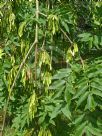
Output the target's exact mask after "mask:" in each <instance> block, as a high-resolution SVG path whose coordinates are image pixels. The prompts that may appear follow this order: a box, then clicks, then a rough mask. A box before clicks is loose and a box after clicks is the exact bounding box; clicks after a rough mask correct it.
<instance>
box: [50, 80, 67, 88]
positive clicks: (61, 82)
mask: <svg viewBox="0 0 102 136" xmlns="http://www.w3.org/2000/svg"><path fill="white" fill-rule="evenodd" d="M64 84H65V80H57V81H55V82H54V83H53V84H52V85H51V86H50V87H49V89H58V88H60V87H61V86H63V85H64Z"/></svg>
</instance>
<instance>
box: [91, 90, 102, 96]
mask: <svg viewBox="0 0 102 136" xmlns="http://www.w3.org/2000/svg"><path fill="white" fill-rule="evenodd" d="M92 93H93V94H94V95H97V96H100V97H102V92H101V91H99V90H92Z"/></svg>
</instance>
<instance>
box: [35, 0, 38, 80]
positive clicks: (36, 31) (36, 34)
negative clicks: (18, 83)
mask: <svg viewBox="0 0 102 136" xmlns="http://www.w3.org/2000/svg"><path fill="white" fill-rule="evenodd" d="M36 19H37V20H38V19H39V1H38V0H36ZM38 29H39V28H38V23H36V30H35V40H36V41H37V43H36V47H35V81H36V79H37V57H38V55H37V52H38Z"/></svg>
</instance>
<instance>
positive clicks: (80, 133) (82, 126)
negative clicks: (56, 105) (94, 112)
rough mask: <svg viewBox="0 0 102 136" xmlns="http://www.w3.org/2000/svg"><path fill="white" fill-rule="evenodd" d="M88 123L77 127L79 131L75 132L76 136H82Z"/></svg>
mask: <svg viewBox="0 0 102 136" xmlns="http://www.w3.org/2000/svg"><path fill="white" fill-rule="evenodd" d="M86 124H87V122H84V123H82V124H80V125H78V126H77V129H76V131H75V136H82V135H83V133H84V131H85V127H86Z"/></svg>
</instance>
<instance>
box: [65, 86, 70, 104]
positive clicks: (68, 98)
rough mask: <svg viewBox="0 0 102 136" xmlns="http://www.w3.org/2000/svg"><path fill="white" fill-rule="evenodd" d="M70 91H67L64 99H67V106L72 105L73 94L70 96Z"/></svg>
mask: <svg viewBox="0 0 102 136" xmlns="http://www.w3.org/2000/svg"><path fill="white" fill-rule="evenodd" d="M68 89H69V88H66V89H65V93H64V98H65V101H66V102H67V104H68V105H70V103H71V94H70V92H69V90H68ZM70 91H71V90H70Z"/></svg>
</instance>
